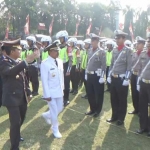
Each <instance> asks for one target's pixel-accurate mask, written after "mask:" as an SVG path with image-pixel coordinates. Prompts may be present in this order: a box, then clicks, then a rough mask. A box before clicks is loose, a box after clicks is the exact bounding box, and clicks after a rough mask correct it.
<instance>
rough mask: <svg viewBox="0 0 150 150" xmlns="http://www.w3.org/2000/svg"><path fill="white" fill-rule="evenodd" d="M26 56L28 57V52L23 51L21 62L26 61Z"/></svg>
mask: <svg viewBox="0 0 150 150" xmlns="http://www.w3.org/2000/svg"><path fill="white" fill-rule="evenodd" d="M26 55H27V51H26V50H25V51H22V52H21V60H25V59H26Z"/></svg>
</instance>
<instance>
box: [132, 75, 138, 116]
mask: <svg viewBox="0 0 150 150" xmlns="http://www.w3.org/2000/svg"><path fill="white" fill-rule="evenodd" d="M137 78H138V77H137V76H136V75H134V74H132V75H131V94H132V102H133V107H134V110H135V111H136V112H137V113H138V112H139V92H138V90H137Z"/></svg>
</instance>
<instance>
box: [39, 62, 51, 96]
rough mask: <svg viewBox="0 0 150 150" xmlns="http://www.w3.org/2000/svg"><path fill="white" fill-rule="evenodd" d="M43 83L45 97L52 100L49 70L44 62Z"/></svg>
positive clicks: (42, 65) (42, 70) (42, 69)
mask: <svg viewBox="0 0 150 150" xmlns="http://www.w3.org/2000/svg"><path fill="white" fill-rule="evenodd" d="M41 81H42V87H43V97H44V98H50V97H51V95H50V91H49V86H48V68H47V66H46V64H45V63H44V62H43V63H42V64H41Z"/></svg>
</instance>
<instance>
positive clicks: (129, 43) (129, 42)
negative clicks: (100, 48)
mask: <svg viewBox="0 0 150 150" xmlns="http://www.w3.org/2000/svg"><path fill="white" fill-rule="evenodd" d="M124 44H125V46H127V45H129V46H130V47H131V46H132V42H131V41H129V40H126V41H125V42H124Z"/></svg>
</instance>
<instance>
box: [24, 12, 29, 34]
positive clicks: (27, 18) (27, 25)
mask: <svg viewBox="0 0 150 150" xmlns="http://www.w3.org/2000/svg"><path fill="white" fill-rule="evenodd" d="M29 20H30V18H29V15H27V17H26V24H25V26H24V33H25V35H29V33H30V32H29V23H30V21H29Z"/></svg>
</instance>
